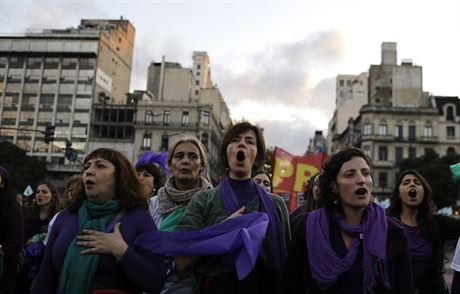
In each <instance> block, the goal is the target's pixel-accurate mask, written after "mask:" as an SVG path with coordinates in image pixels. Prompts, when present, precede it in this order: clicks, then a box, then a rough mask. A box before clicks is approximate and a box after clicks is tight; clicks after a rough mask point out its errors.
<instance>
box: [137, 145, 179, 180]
mask: <svg viewBox="0 0 460 294" xmlns="http://www.w3.org/2000/svg"><path fill="white" fill-rule="evenodd" d="M144 164H157V165H159V166H160V167H161V168H162V169H163V171H164V172H165V173H166V174H167V175H168V176H171V175H172V174H171V172H170V171H169V168H168V152H166V151H161V152H160V153H156V152H153V151H145V152H144V153H143V154H142V156H141V157H140V158H139V160H138V161H137V162H136V165H135V166H134V168H136V169H137V168H138V167H139V166H141V165H144Z"/></svg>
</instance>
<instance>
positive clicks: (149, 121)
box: [145, 110, 153, 125]
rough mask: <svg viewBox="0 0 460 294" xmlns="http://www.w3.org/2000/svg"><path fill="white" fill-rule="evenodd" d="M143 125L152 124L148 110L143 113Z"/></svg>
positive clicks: (151, 114)
mask: <svg viewBox="0 0 460 294" xmlns="http://www.w3.org/2000/svg"><path fill="white" fill-rule="evenodd" d="M145 123H146V124H149V125H150V124H152V123H153V113H152V112H151V111H150V110H147V111H146V112H145Z"/></svg>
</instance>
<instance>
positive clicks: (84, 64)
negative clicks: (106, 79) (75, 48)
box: [80, 58, 96, 69]
mask: <svg viewBox="0 0 460 294" xmlns="http://www.w3.org/2000/svg"><path fill="white" fill-rule="evenodd" d="M95 67H96V59H94V58H82V59H80V69H94V68H95Z"/></svg>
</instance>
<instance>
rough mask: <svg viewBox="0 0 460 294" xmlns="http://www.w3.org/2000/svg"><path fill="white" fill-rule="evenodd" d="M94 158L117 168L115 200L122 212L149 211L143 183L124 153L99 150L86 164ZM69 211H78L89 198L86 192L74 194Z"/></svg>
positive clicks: (93, 152) (94, 152)
mask: <svg viewBox="0 0 460 294" xmlns="http://www.w3.org/2000/svg"><path fill="white" fill-rule="evenodd" d="M94 158H101V159H105V160H107V161H109V162H110V163H111V164H113V165H114V167H115V183H116V184H115V198H116V199H118V200H119V201H120V206H121V208H122V210H131V209H134V208H137V207H142V208H145V209H147V202H146V201H145V198H143V197H142V192H141V189H142V187H141V183H140V181H139V178H138V176H137V172H136V170H135V169H134V167H133V165H132V164H131V162H130V161H129V160H128V159H127V158H126V156H124V155H123V154H122V153H120V152H118V151H116V150H113V149H109V148H99V149H96V150H94V151H92V152H91V153H90V154H88V155H87V156H86V157H85V160H84V162H83V163H84V164H86V163H87V162H88V161H89V160H91V159H94ZM74 197H75V201H74V200H72V201H71V205H70V206H69V210H71V211H77V210H78V208H80V206H81V204H82V203H83V201H84V200H85V199H86V198H87V197H86V191H85V190H84V189H83V191H82V192H81V193H76V194H75V195H74V194H72V198H74Z"/></svg>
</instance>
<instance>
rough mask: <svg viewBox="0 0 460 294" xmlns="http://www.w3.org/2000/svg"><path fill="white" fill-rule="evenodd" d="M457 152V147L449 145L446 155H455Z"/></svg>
mask: <svg viewBox="0 0 460 294" xmlns="http://www.w3.org/2000/svg"><path fill="white" fill-rule="evenodd" d="M455 154H457V152H455V148H454V147H449V148H447V152H446V155H448V156H454V155H455Z"/></svg>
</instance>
